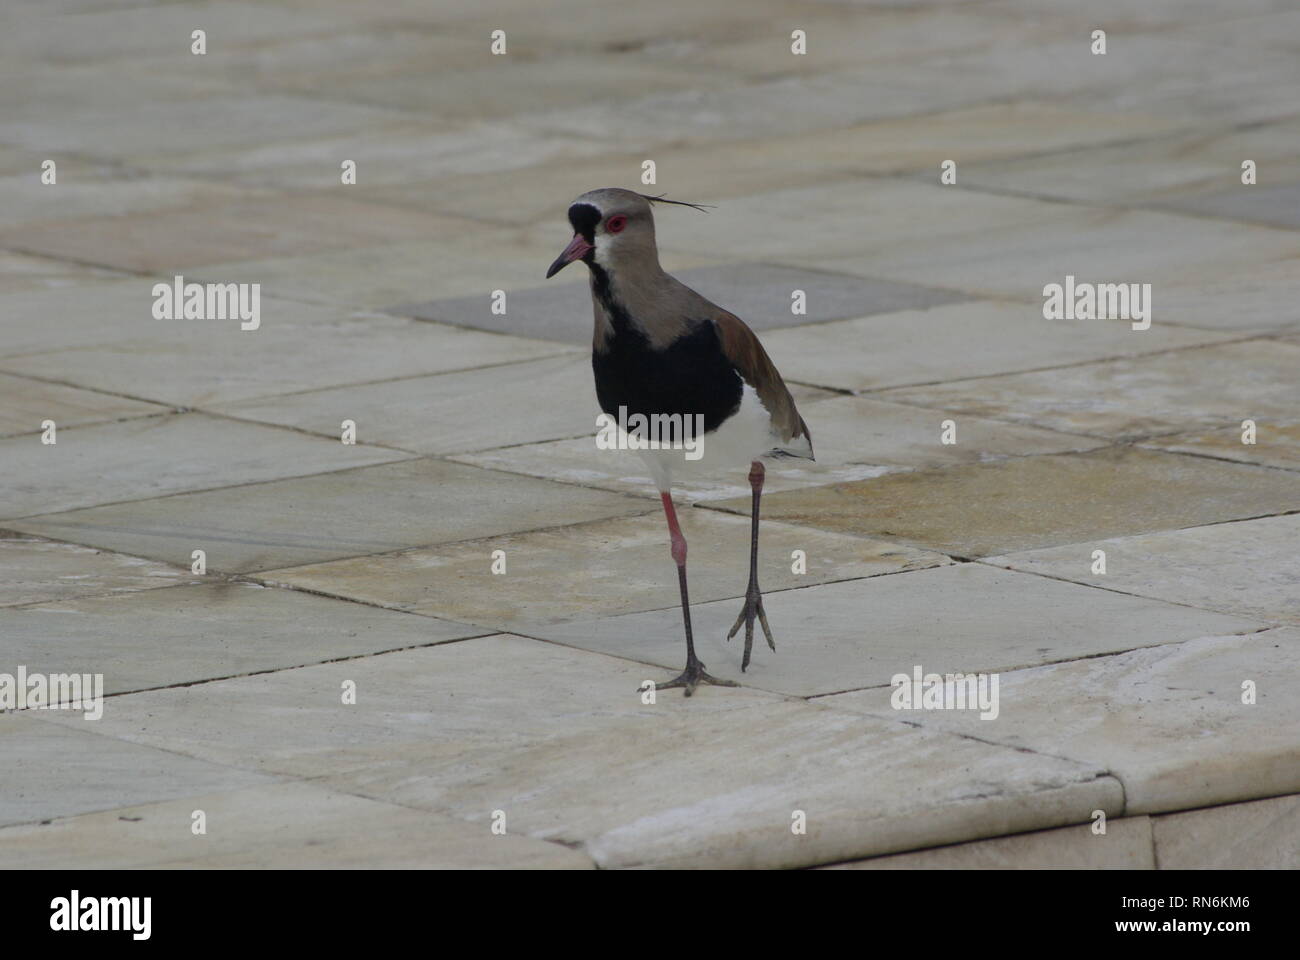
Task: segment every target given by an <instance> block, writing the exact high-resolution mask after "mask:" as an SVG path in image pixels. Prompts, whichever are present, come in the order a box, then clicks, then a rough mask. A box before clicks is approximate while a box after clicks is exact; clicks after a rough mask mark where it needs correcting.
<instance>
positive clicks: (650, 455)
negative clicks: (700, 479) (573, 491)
mask: <svg viewBox="0 0 1300 960" xmlns="http://www.w3.org/2000/svg"><path fill="white" fill-rule="evenodd" d="M696 439H697V440H698V442H699V448H698V452H699V453H700V454H701V455H700V456H699V458H698V459H692V458H690V457H688V456H687V455H686V453H685V452H684V451H682V450H638V451H637V453H638V454H639V455H640V456H641V458H642V459H643V460H645V462H646V465H647V466H648V467H649V468H650V476H651V477H652V478H653V479H654V481H655V485H656V486H658V488H659V489H660V490H667V489H669V486H670V484H671V482H672V478H673V477H674V476H686V477H697V476H705V475H726V474H734V473H735V472H736V471H737V470H742V471H744V472H746V473H747V472H748V471H749V465H750V463H752V462H753V461H755V460H757V459H758V458H759V457H761V456H763V455H765V454H767V453H769V452H770V451H772V450H773V449H774V448H786V447H788V449H790V451H791V452H792V453H795V454H796V455H798V454H800V453H802V452H803V451H802V450H801V449H800V446H801V445H802V446H803V447H806V446H807V440H806V439H805V438H803V437H800V438H799V439H798V440H797V441H795V443H794V444H792V445H787V444H785V443H783V442H782V440H781V438H780V437H778V436H777V435H776V434H775V433H774V432H773V430H772V418H771V416H770V415H769V414H768V412H767V408H766V407H764V406H763V404H762V402H761V401H760V400H759V399H758V394H757V393H755V392H754V388H753V387H751V386H749V385H748V384H746V385H745V389H744V391H743V392H742V393H741V397H740V409H738V410H737V411H736V412H735V413H734V414H733V415H732V416H730V417H728V418H727V419H726V420H725V421H723V423H722V424H721V426H719V427H718V429H717V430H714V431H713V432H712V433H706V434H705V435H704V436H703V437H699V438H696Z"/></svg>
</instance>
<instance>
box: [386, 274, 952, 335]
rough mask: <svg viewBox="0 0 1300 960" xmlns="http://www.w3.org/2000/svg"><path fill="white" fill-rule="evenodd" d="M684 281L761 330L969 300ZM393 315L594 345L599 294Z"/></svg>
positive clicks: (824, 285) (581, 286)
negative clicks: (799, 308) (794, 303)
mask: <svg viewBox="0 0 1300 960" xmlns="http://www.w3.org/2000/svg"><path fill="white" fill-rule="evenodd" d="M676 276H677V278H678V279H679V280H681V281H682V282H683V283H685V284H686V285H687V286H689V287H692V288H694V289H695V290H698V291H699V292H700V293H702V294H704V296H706V297H708V298H709V299H710V300H712V301H713V302H714V303H717V304H719V305H720V306H722V307H724V308H725V309H727V310H730V311H731V312H732V313H734V314H736V316H738V317H740V318H741V319H742V320H744V321H745V322H746V323H747V324H749V325H750V326H751V327H753V328H754V329H756V330H771V329H774V328H777V327H792V326H798V325H801V324H805V323H821V322H823V321H826V320H846V319H849V318H853V317H866V316H870V315H872V314H877V313H890V312H893V311H895V310H918V309H925V308H926V307H932V306H938V305H939V304H943V303H952V302H955V301H957V300H962V299H965V298H964V297H963V296H962V295H961V294H959V293H954V292H953V291H950V290H932V289H930V288H929V287H922V286H917V285H915V284H910V283H899V282H896V281H893V280H877V279H873V278H867V277H855V276H850V275H848V274H841V273H823V272H821V271H817V270H804V269H798V268H794V267H778V266H770V265H768V264H763V263H733V264H728V265H726V266H717V267H699V268H697V269H694V270H682V271H680V272H679V273H677V274H676ZM794 290H803V291H804V292H805V293H806V294H807V311H808V312H807V313H806V314H803V315H795V314H792V313H791V312H790V306H791V294H792V292H793V291H794ZM387 312H389V313H393V314H397V315H399V316H407V317H415V318H417V319H420V320H436V321H438V322H440V323H449V324H454V325H456V326H460V327H472V328H474V329H476V330H490V331H494V332H497V333H509V334H514V335H516V336H527V337H535V338H538V339H542V340H558V341H560V342H562V343H588V342H590V340H591V296H590V294H589V293H588V291H587V285H586V284H585V283H572V282H567V283H556V284H554V285H550V286H538V287H531V288H529V289H527V290H511V291H509V292H508V295H507V312H506V314H505V315H500V314H494V313H493V312H492V300H491V296H490V293H489V291H484V292H483V294H481V295H479V296H474V297H456V298H453V299H448V300H433V301H430V302H427V303H416V304H407V305H404V306H396V307H390V308H389V309H388V311H387Z"/></svg>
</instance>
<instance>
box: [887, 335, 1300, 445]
mask: <svg viewBox="0 0 1300 960" xmlns="http://www.w3.org/2000/svg"><path fill="white" fill-rule="evenodd" d="M1099 322H1101V321H1099ZM1154 332H1155V330H1154V328H1152V330H1148V331H1145V332H1144V333H1137V332H1135V333H1134V334H1133V336H1144V335H1145V333H1154ZM1298 365H1300V347H1297V346H1294V345H1292V344H1289V343H1278V342H1275V341H1268V340H1255V341H1248V342H1242V343H1224V344H1217V345H1207V346H1205V347H1203V348H1197V349H1194V350H1175V351H1172V352H1169V353H1164V354H1161V355H1159V356H1144V357H1132V358H1124V359H1117V360H1111V361H1107V362H1102V363H1089V364H1085V365H1080V366H1075V367H1069V368H1067V369H1063V370H1044V371H1041V372H1026V373H1016V374H1011V375H1008V376H1001V377H986V378H983V379H980V380H971V381H967V382H965V383H934V384H929V385H926V386H917V387H909V388H906V389H903V390H890V391H888V392H887V393H885V394H883V397H884V398H887V399H896V400H900V401H903V402H906V403H918V404H922V405H924V406H927V407H930V406H934V407H942V408H944V409H948V410H956V411H959V412H963V413H966V414H968V415H971V416H985V417H996V418H997V419H1000V420H1012V421H1015V422H1019V423H1024V424H1032V425H1034V426H1041V427H1048V428H1051V429H1055V430H1062V431H1067V432H1068V431H1073V432H1076V433H1086V434H1093V435H1097V436H1106V437H1112V438H1114V439H1117V440H1130V439H1136V438H1140V437H1146V436H1151V435H1153V434H1155V435H1158V434H1162V433H1174V432H1176V431H1180V430H1184V431H1185V430H1189V429H1193V428H1200V429H1202V430H1205V429H1207V428H1208V429H1215V428H1221V429H1227V428H1228V427H1235V428H1236V435H1237V441H1238V445H1240V440H1241V430H1242V421H1243V420H1247V419H1251V420H1255V421H1256V425H1257V428H1258V425H1259V424H1273V423H1276V422H1279V421H1280V422H1286V421H1287V420H1290V419H1293V418H1294V417H1295V415H1296V410H1297V409H1300V383H1297V379H1296V377H1295V376H1294V373H1295V370H1296V369H1297V368H1298ZM1264 432H1265V439H1264V440H1260V439H1259V431H1258V429H1257V431H1256V438H1257V443H1256V446H1260V445H1261V444H1262V445H1264V446H1268V445H1277V444H1282V445H1285V444H1286V438H1285V435H1277V434H1274V433H1271V432H1270V431H1269V430H1267V429H1266V430H1265V431H1264ZM1162 442H1163V441H1162ZM1244 453H1245V454H1246V456H1242V457H1234V458H1233V459H1249V456H1250V455H1251V454H1255V453H1258V455H1259V456H1265V455H1266V453H1265V451H1263V450H1260V451H1253V450H1247V451H1244Z"/></svg>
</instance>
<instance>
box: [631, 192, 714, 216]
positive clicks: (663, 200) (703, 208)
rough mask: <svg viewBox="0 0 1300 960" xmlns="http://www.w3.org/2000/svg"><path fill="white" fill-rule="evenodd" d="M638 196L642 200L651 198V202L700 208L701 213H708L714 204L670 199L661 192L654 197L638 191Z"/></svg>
mask: <svg viewBox="0 0 1300 960" xmlns="http://www.w3.org/2000/svg"><path fill="white" fill-rule="evenodd" d="M637 196H638V197H640V198H641V199H642V200H649V201H650V202H651V203H675V204H677V206H679V207H691V208H693V209H695V210H699V211H700V212H701V213H708V212H709V209H711V208H712V207H713V206H714V205H713V204H711V203H690V202H688V201H686V200H669V199H668V198H667V197H665V196H664V195H663V194H660V195H659V196H657V197H652V196H650V195H649V194H646V193H638V194H637Z"/></svg>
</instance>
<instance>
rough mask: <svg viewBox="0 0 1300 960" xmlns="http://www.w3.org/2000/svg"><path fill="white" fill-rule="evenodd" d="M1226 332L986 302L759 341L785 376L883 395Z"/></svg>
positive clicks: (1150, 349)
mask: <svg viewBox="0 0 1300 960" xmlns="http://www.w3.org/2000/svg"><path fill="white" fill-rule="evenodd" d="M1227 336H1229V335H1227V334H1222V333H1212V332H1210V331H1200V330H1195V331H1194V330H1185V329H1176V328H1172V327H1158V326H1155V325H1154V324H1153V325H1152V327H1151V329H1149V330H1141V331H1138V330H1133V329H1132V327H1131V325H1130V324H1129V323H1127V322H1124V321H1117V320H1086V321H1085V320H1080V321H1053V320H1044V319H1043V313H1042V306H1041V304H1037V305H1036V304H1029V303H1015V302H1012V301H1006V300H984V301H969V302H965V303H954V304H946V305H943V306H938V307H931V308H929V309H928V310H906V311H901V312H899V313H888V314H877V315H875V316H870V317H863V318H859V319H856V320H840V321H836V322H834V323H822V324H816V325H813V326H808V327H803V328H800V329H798V330H773V331H768V332H766V333H764V335H763V344H764V346H765V347H766V348H767V351H768V353H769V354H771V356H772V359H773V361H774V362H775V363H776V365H777V367H778V368H779V369H780V370H781V373H782V375H783V376H784V377H785V378H786V379H788V380H798V381H801V382H804V383H812V384H818V385H820V386H827V387H836V388H839V389H842V390H879V389H883V388H886V387H893V386H901V385H904V384H929V383H936V382H941V381H945V380H961V379H966V378H970V377H988V376H991V375H993V374H997V373H1005V372H1010V371H1015V370H1032V369H1037V368H1040V367H1056V366H1063V365H1066V364H1071V363H1086V362H1089V361H1093V360H1100V359H1104V358H1110V357H1123V356H1134V355H1141V354H1145V353H1155V352H1158V351H1163V350H1171V349H1175V348H1178V347H1185V346H1194V345H1197V344H1200V343H1209V342H1213V341H1215V340H1219V339H1224V338H1226V337H1227ZM1056 372H1057V371H1052V372H1051V373H1050V374H1045V376H1055V375H1056ZM978 382H979V383H983V382H985V381H978ZM1036 425H1042V426H1049V425H1050V424H1036Z"/></svg>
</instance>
